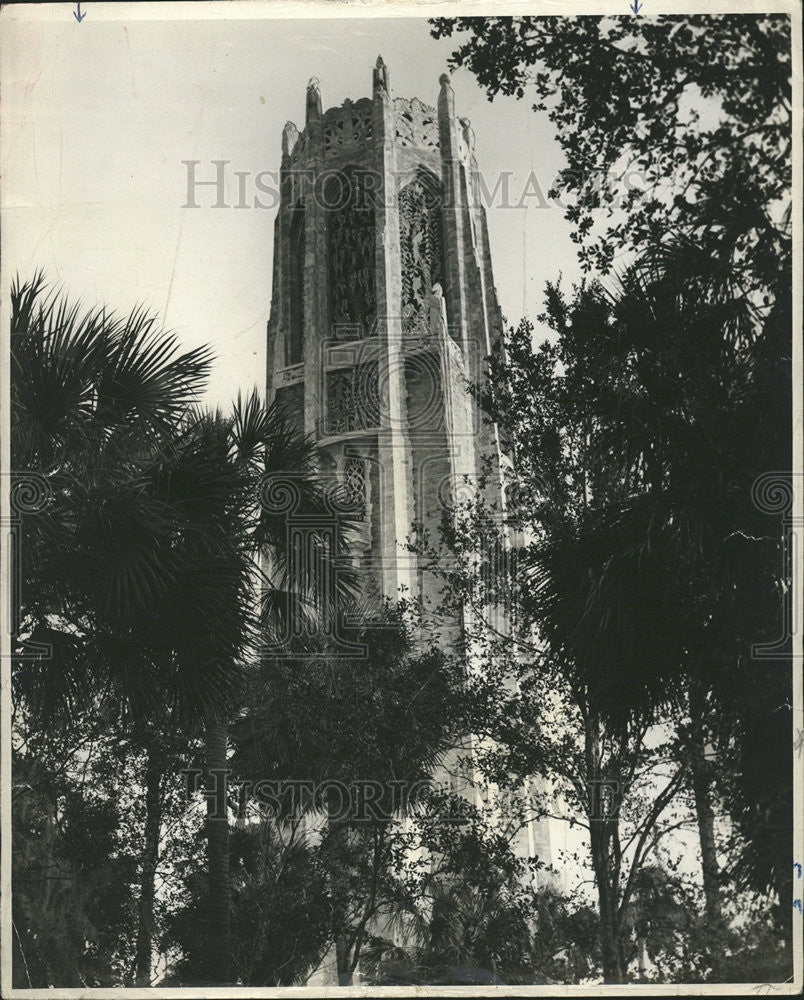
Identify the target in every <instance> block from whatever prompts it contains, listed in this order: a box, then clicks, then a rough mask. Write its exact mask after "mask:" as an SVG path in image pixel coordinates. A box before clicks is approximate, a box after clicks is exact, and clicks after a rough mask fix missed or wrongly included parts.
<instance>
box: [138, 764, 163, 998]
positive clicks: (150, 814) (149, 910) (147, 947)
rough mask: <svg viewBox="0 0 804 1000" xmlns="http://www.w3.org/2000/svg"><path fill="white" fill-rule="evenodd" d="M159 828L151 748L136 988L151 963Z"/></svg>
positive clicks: (158, 768) (158, 789) (145, 982)
mask: <svg viewBox="0 0 804 1000" xmlns="http://www.w3.org/2000/svg"><path fill="white" fill-rule="evenodd" d="M161 825H162V761H161V759H160V757H159V754H158V752H157V751H156V750H155V749H154V748H149V749H148V750H147V751H146V761H145V830H144V837H143V851H142V876H141V880H140V905H139V917H138V925H137V948H136V957H135V968H136V983H137V986H150V985H151V962H152V959H153V932H154V895H155V879H156V866H157V863H158V861H159V830H160V827H161Z"/></svg>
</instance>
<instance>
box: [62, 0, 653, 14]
mask: <svg viewBox="0 0 804 1000" xmlns="http://www.w3.org/2000/svg"><path fill="white" fill-rule="evenodd" d="M79 6H80V4H79ZM628 6H629V7H630V8H631V10H632V11H633V12H634V13H635V14H638V13H639V12H640V11H641V10H642V8H643V7H644V6H645V4H644V3H640V2H639V0H634V2H633V3H630V4H629V5H628Z"/></svg>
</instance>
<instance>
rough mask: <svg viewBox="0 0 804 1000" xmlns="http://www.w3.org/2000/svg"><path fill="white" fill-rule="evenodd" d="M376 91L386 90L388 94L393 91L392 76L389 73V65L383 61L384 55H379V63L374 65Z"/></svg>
mask: <svg viewBox="0 0 804 1000" xmlns="http://www.w3.org/2000/svg"><path fill="white" fill-rule="evenodd" d="M373 82H374V93H375V94H376V93H377V91H379V90H384V91H385V93H386V94H388V95H390V93H391V78H390V76H389V74H388V67H387V66H386V65H385V63H384V62H383V58H382V56H377V63H376V65H375V66H374V81H373Z"/></svg>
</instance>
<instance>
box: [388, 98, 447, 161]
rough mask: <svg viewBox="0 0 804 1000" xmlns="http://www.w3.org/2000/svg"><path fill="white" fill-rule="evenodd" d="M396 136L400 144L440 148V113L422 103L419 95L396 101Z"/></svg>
mask: <svg viewBox="0 0 804 1000" xmlns="http://www.w3.org/2000/svg"><path fill="white" fill-rule="evenodd" d="M394 117H395V118H396V138H397V142H398V143H399V144H400V146H416V147H417V148H419V149H432V150H437V149H438V115H437V114H436V110H435V108H431V107H430V106H429V105H427V104H422V102H421V101H420V100H419V98H418V97H414V98H413V99H412V100H407V99H406V98H403V97H398V98H397V99H396V100H395V101H394Z"/></svg>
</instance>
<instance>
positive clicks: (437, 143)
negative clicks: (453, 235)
mask: <svg viewBox="0 0 804 1000" xmlns="http://www.w3.org/2000/svg"><path fill="white" fill-rule="evenodd" d="M439 82H440V93H439V96H438V105H437V108H436V107H433V106H431V105H428V104H425V103H424V102H422V101H421V100H419V98H418V97H413V98H404V97H394V96H392V92H391V83H390V74H389V71H388V67H387V66H386V64H385V62H384V61H383V58H382V56H378V57H377V62H376V65H375V66H374V68H373V77H372V96H371V97H361V98H359V99H358V100H356V101H351V100H348V99H347V100H345V101H344V102H343V104H341V105H339V106H337V107H332V108H328V109H327V110H326V111H323V110H322V100H321V90H320V82H319V80H318V79H317V78H316V77H312V78H311V80H310V82H309V83H308V84H307V98H306V112H305V127H304V129H303V130H302V131H299V129H298V128H297V126H296V125H295V124H294V123H293V122H288V123H287V124H286V125H285V128H284V131H283V135H282V154H283V166H285V167H286V168H287V167H289V168H291V169H299V168H302V167H308V166H320V165H321V163H322V161H327V163H328V164H329V163H330V162H333V165H336V164H337V161H339V160H341V161H343V160H346V159H350V160H352V161H354V160H357V161H360V160H364V159H370V158H372V154H373V153H374V152H375V151H376V146H377V142H378V141H379V142H380V143H383V144H384V143H386V142H389V141H390V142H391V143H392V144H393V146H394V147H395V148H396V149H397V151H399V153H401V160H402V161H407V160H410V161H413V160H418V161H419V162H423V163H425V164H426V165H428V166H430V167H431V168H432V169H433V170H435V171H436V172H437V173H439V174H440V172H441V171H440V169H436V168H439V163H438V161H439V159H440V155H441V154H446V155H448V156H450V157H456V158H457V159H458V160H459V161H460V162H462V163H463V164H464V166H465V168H466V169H467V170H468V171H470V172H472V171H473V170H476V164H475V163H474V155H473V152H474V151H473V146H474V136H473V134H472V130H471V126H470V124H469V121H468V119H465V118H461V119H456V117H455V96H454V93H453V91H452V87H451V86H450V78H449V76H448V75H447V74H446V73H444V74H442V75H441V77H440V80H439ZM406 151H407V152H406ZM400 165H401V166H406V165H409V164H408V163H407V162H401V163H400Z"/></svg>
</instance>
